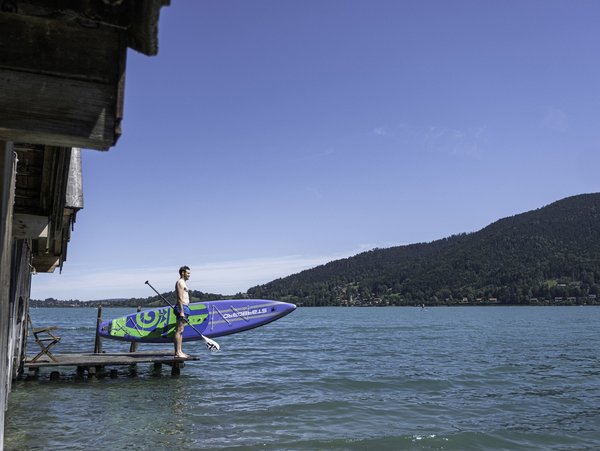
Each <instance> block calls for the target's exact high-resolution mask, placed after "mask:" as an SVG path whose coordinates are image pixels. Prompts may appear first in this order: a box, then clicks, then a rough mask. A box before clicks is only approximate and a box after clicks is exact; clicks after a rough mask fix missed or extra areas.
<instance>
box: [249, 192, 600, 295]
mask: <svg viewBox="0 0 600 451" xmlns="http://www.w3.org/2000/svg"><path fill="white" fill-rule="evenodd" d="M599 294H600V194H584V195H579V196H574V197H569V198H566V199H563V200H560V201H558V202H555V203H553V204H551V205H548V206H546V207H543V208H540V209H538V210H534V211H530V212H527V213H523V214H519V215H516V216H512V217H508V218H505V219H501V220H499V221H497V222H495V223H493V224H491V225H489V226H488V227H486V228H484V229H482V230H480V231H478V232H474V233H470V234H462V235H455V236H451V237H449V238H444V239H441V240H437V241H433V242H431V243H419V244H412V245H408V246H398V247H393V248H388V249H373V250H371V251H368V252H364V253H361V254H359V255H356V256H354V257H350V258H346V259H343V260H337V261H333V262H331V263H328V264H326V265H322V266H319V267H316V268H313V269H310V270H306V271H303V272H301V273H298V274H294V275H291V276H289V277H286V278H282V279H278V280H275V281H272V282H270V283H267V284H265V285H261V286H257V287H254V288H251V289H250V290H249V291H248V295H249V296H250V297H257V298H271V299H278V300H282V301H288V302H294V303H296V304H298V305H415V304H426V305H452V304H465V303H469V304H494V303H499V304H524V303H532V304H537V303H539V304H544V303H547V304H584V303H587V304H593V303H597V298H598V295H599Z"/></svg>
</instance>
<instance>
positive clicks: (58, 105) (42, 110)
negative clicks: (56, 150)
mask: <svg viewBox="0 0 600 451" xmlns="http://www.w3.org/2000/svg"><path fill="white" fill-rule="evenodd" d="M0 30H2V33H0V140H6V141H14V142H27V143H33V144H47V145H53V146H60V147H85V148H92V149H99V150H107V149H108V148H110V147H111V146H113V145H114V144H115V143H116V141H117V139H118V137H119V135H120V133H121V131H120V123H121V119H122V114H123V98H124V89H123V86H124V77H125V62H126V52H127V42H126V41H127V35H126V32H125V31H124V30H119V29H115V28H110V27H103V26H99V25H97V26H95V27H93V28H86V27H83V26H81V25H78V24H77V23H68V22H62V21H60V20H54V19H49V18H41V17H33V16H22V15H19V14H14V13H0Z"/></svg>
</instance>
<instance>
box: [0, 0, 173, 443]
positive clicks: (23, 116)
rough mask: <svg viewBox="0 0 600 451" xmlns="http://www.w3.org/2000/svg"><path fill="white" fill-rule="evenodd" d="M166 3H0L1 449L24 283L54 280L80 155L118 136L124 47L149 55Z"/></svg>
mask: <svg viewBox="0 0 600 451" xmlns="http://www.w3.org/2000/svg"><path fill="white" fill-rule="evenodd" d="M169 3H170V0H0V30H2V31H1V33H0V211H1V221H0V449H2V448H3V443H4V415H5V410H6V406H7V399H8V395H9V393H10V389H11V381H12V380H13V378H15V377H16V375H17V374H18V373H19V371H20V370H22V367H23V362H24V357H25V351H26V336H27V317H28V310H29V293H30V287H31V275H32V273H35V272H54V271H55V270H56V269H57V268H59V269H60V268H62V266H63V264H64V262H65V261H66V260H67V247H68V243H69V240H70V239H71V233H72V231H73V226H74V223H75V220H76V217H77V214H78V213H79V211H80V210H81V209H82V208H83V192H82V177H83V174H82V169H81V154H80V149H81V148H87V149H95V150H101V151H105V150H109V149H110V148H111V147H112V146H114V145H115V144H116V142H117V140H118V138H119V136H120V135H121V120H122V118H123V99H124V89H125V73H126V71H125V67H126V61H127V51H128V49H133V50H135V51H138V52H141V53H143V54H145V55H148V56H152V55H156V54H157V52H158V41H157V36H158V22H159V16H160V10H161V8H162V7H163V6H167V5H169Z"/></svg>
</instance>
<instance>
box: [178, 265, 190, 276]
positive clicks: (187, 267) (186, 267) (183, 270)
mask: <svg viewBox="0 0 600 451" xmlns="http://www.w3.org/2000/svg"><path fill="white" fill-rule="evenodd" d="M189 270H190V267H189V266H182V267H181V268H179V275H182V274H183V273H184V272H186V271H189Z"/></svg>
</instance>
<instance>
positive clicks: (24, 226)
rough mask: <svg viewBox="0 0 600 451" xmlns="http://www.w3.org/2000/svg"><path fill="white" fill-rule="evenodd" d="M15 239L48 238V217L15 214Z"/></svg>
mask: <svg viewBox="0 0 600 451" xmlns="http://www.w3.org/2000/svg"><path fill="white" fill-rule="evenodd" d="M13 237H14V238H18V239H24V238H40V237H48V217H47V216H37V215H27V214H20V213H15V214H14V215H13Z"/></svg>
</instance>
